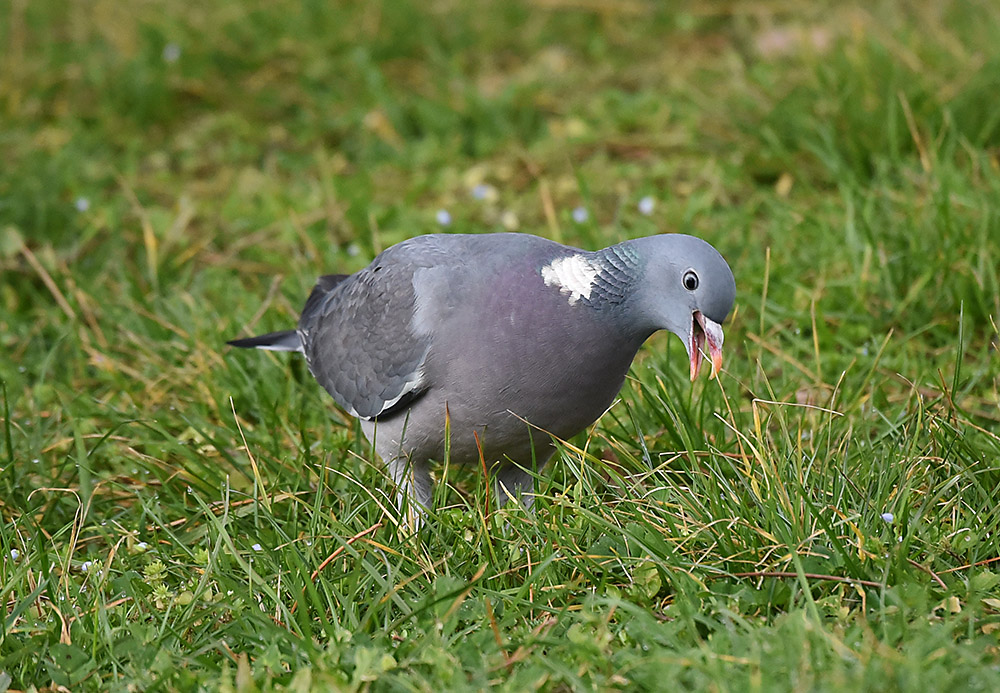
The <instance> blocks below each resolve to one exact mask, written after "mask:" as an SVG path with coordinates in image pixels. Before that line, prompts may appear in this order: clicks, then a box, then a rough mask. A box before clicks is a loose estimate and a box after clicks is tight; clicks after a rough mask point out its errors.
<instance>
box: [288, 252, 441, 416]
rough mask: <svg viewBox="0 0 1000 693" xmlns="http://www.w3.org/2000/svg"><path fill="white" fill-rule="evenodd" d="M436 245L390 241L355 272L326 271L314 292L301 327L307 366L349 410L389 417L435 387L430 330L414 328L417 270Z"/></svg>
mask: <svg viewBox="0 0 1000 693" xmlns="http://www.w3.org/2000/svg"><path fill="white" fill-rule="evenodd" d="M414 240H416V239H414ZM436 250H437V248H436V246H432V247H430V248H421V247H420V244H415V243H409V242H407V243H403V244H400V245H397V246H393V247H392V248H390V249H388V250H386V251H385V252H383V253H382V254H381V255H379V256H378V257H377V258H375V261H374V262H372V264H371V265H369V266H368V267H366V268H365V269H363V270H361V271H360V272H358V273H357V274H353V275H351V276H349V277H340V276H336V275H333V276H330V277H323V278H321V280H320V282H319V283H317V285H316V288H315V289H314V290H313V293H312V295H310V297H309V301H308V302H307V303H306V308H305V309H304V310H303V313H302V317H301V318H300V320H299V326H298V332H299V336H300V338H301V340H302V344H303V347H304V349H303V351H304V353H305V356H306V361H307V363H308V364H309V370H310V371H311V372H312V374H313V376H314V377H315V378H316V380H317V381H318V382H319V384H320V385H322V386H323V387H324V388H325V389H326V391H327V392H329V393H330V395H332V396H333V398H334V399H335V400H336V401H337V403H338V404H340V405H341V406H342V407H344V408H345V409H346V410H347V411H348V412H350V413H351V414H352V415H354V416H357V417H360V418H363V419H373V418H375V417H380V418H383V419H384V418H386V417H389V416H391V415H393V414H395V413H398V412H399V411H402V410H404V409H405V408H406V406H407V405H408V404H410V403H411V402H413V401H414V400H415V399H417V398H418V397H420V396H421V395H422V394H423V393H424V392H426V390H427V388H428V387H429V386H430V384H429V383H428V382H427V381H426V377H425V374H424V368H423V366H424V361H425V359H426V357H427V351H428V349H429V347H430V337H429V336H428V335H426V334H423V335H421V334H418V333H417V332H416V331H415V330H414V320H413V317H414V311H415V304H416V296H415V291H414V287H413V273H414V272H415V271H416V270H417V269H419V268H420V267H421V266H427V265H428V263H433V262H435V257H437V256H438V253H437V252H436Z"/></svg>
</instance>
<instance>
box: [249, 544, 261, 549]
mask: <svg viewBox="0 0 1000 693" xmlns="http://www.w3.org/2000/svg"><path fill="white" fill-rule="evenodd" d="M250 548H251V549H253V550H254V551H263V550H264V547H263V546H261V545H260V544H254V545H253V546H251V547H250Z"/></svg>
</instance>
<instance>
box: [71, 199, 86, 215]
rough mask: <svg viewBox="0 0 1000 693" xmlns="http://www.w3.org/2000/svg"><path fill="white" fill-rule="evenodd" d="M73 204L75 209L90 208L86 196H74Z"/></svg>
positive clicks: (82, 210) (84, 210) (79, 210)
mask: <svg viewBox="0 0 1000 693" xmlns="http://www.w3.org/2000/svg"><path fill="white" fill-rule="evenodd" d="M73 205H74V206H75V207H76V211H78V212H86V211H87V210H88V209H90V200H88V199H87V198H86V197H78V198H76V202H74V203H73Z"/></svg>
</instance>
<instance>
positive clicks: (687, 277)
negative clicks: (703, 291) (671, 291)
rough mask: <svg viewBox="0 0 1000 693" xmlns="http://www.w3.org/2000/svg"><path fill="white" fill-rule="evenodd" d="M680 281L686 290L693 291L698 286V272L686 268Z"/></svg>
mask: <svg viewBox="0 0 1000 693" xmlns="http://www.w3.org/2000/svg"><path fill="white" fill-rule="evenodd" d="M681 283H683V284H684V288H685V289H687V290H688V291H694V290H695V289H697V288H698V274H697V273H696V272H695V271H694V270H688V271H687V272H685V273H684V277H683V278H682V279H681Z"/></svg>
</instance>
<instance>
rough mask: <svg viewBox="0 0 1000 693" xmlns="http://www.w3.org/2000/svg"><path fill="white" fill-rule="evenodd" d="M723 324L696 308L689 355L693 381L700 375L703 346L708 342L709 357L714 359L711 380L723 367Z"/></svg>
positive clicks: (689, 341)
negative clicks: (710, 318) (707, 316)
mask: <svg viewBox="0 0 1000 693" xmlns="http://www.w3.org/2000/svg"><path fill="white" fill-rule="evenodd" d="M722 342H723V334H722V325H720V324H719V323H717V322H713V321H712V320H709V319H708V318H706V317H705V316H704V315H703V314H702V312H701V311H700V310H696V311H695V312H694V314H693V315H692V316H691V334H690V335H689V336H688V356H689V357H690V359H691V382H694V379H695V378H697V377H698V373H699V372H700V371H701V355H702V347H704V346H705V344H706V343H707V344H708V357H709V358H710V359H711V361H712V373H711V374H710V375H709V376H708V377H709V380H711V379H712V378H714V377H715V376H716V375H717V374H718V372H719V371H720V370H721V369H722Z"/></svg>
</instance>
